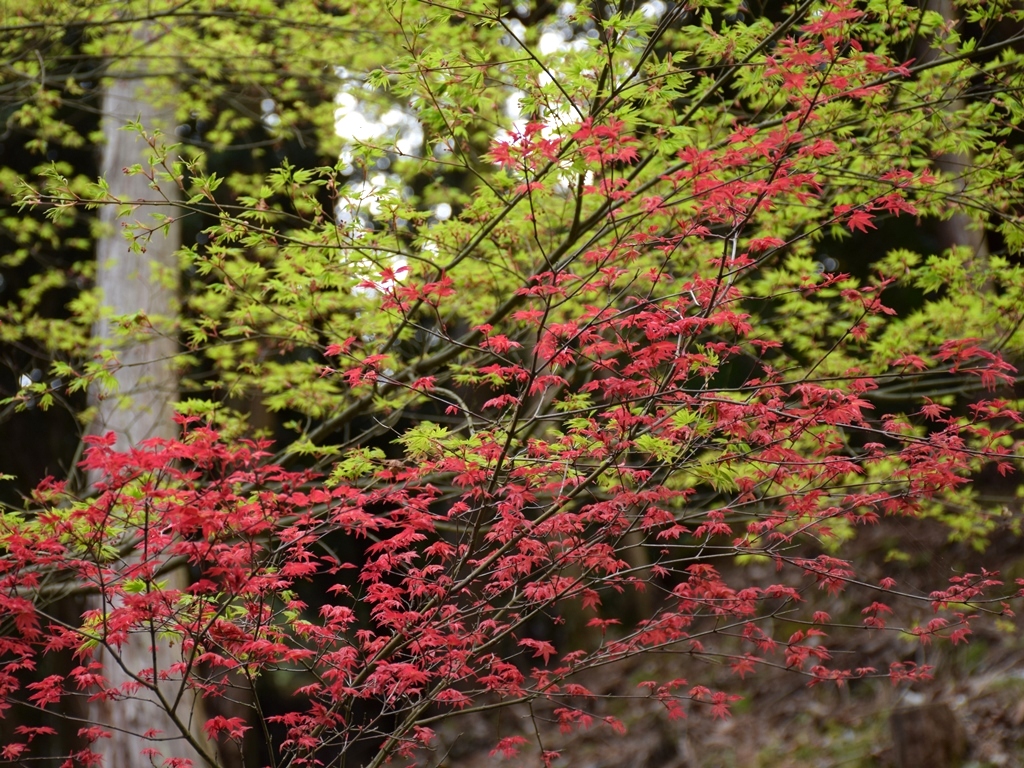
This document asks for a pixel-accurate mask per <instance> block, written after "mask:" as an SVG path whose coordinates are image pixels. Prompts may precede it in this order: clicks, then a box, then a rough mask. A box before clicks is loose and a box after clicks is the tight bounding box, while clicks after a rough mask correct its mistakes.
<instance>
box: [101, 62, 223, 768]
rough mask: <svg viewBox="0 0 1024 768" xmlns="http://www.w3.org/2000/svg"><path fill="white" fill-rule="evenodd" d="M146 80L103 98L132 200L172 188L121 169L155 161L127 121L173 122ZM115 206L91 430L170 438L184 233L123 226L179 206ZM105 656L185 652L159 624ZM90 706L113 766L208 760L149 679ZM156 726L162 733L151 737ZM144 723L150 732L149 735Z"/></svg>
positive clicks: (179, 585) (123, 443) (149, 664)
mask: <svg viewBox="0 0 1024 768" xmlns="http://www.w3.org/2000/svg"><path fill="white" fill-rule="evenodd" d="M147 87H148V88H154V87H155V85H154V83H153V82H152V81H147V80H134V81H132V80H123V79H118V80H114V81H113V82H112V83H111V84H110V85H109V87H108V88H107V90H106V93H105V95H104V101H103V112H104V118H103V133H104V138H105V139H106V145H105V147H104V150H103V153H104V154H103V161H102V168H101V175H102V177H103V178H105V179H107V180H109V183H110V193H111V194H112V195H114V196H116V197H117V198H119V199H120V200H122V201H125V202H128V203H134V202H135V201H143V200H145V201H150V202H151V203H152V202H153V201H160V200H162V199H163V198H164V197H165V196H166V197H168V198H171V199H173V198H172V197H171V196H172V195H173V194H174V190H173V189H171V188H169V187H168V186H167V185H162V186H161V188H160V190H157V189H156V188H154V187H153V185H152V182H151V181H150V180H149V179H148V178H146V177H145V175H138V174H136V175H129V174H127V173H125V172H124V171H123V170H122V169H127V168H128V167H130V166H132V165H135V164H141V165H142V168H143V169H144V170H145V171H148V170H149V169H150V166H149V159H148V155H149V154H150V152H149V151H148V150H149V149H150V148H149V147H148V146H147V144H146V142H145V141H144V140H143V138H142V137H140V136H139V135H138V134H136V133H134V132H131V131H125V130H121V128H122V127H123V126H124V125H125V124H126V123H127V122H128V121H134V120H141V123H142V125H143V126H145V128H146V130H147V131H148V132H152V131H153V130H154V129H155V128H164V129H166V128H167V127H169V126H170V125H172V123H171V119H172V118H173V113H171V112H170V111H169V110H167V109H161V108H160V107H159V106H158V105H156V104H154V103H152V99H151V98H147V94H146V91H145V90H144V89H145V88H147ZM165 87H166V86H165ZM160 97H161V100H162V101H164V102H165V103H166V102H167V101H168V99H167V94H166V90H164V91H162V92H160ZM118 207H119V206H116V205H107V206H104V207H103V208H102V210H101V213H100V220H101V222H102V224H103V228H104V231H103V232H102V236H101V237H100V239H99V241H98V243H97V278H96V281H97V286H98V288H99V289H100V292H101V302H102V309H101V317H100V319H99V321H98V322H97V323H96V325H95V327H94V329H93V332H94V335H95V337H96V338H97V339H101V340H102V341H103V344H104V347H105V350H107V351H109V352H110V353H111V354H112V355H113V358H112V359H111V361H110V363H109V367H110V369H111V371H112V373H113V376H114V379H115V380H116V382H117V387H116V389H114V388H109V389H106V388H101V387H95V388H94V389H93V390H92V392H91V397H92V400H93V403H94V404H95V406H96V408H97V413H96V422H95V430H96V431H97V432H100V433H105V432H107V431H113V432H115V433H116V434H117V440H118V447H119V448H121V449H125V448H128V447H129V446H136V445H138V444H139V443H140V442H141V441H143V440H146V439H148V438H155V437H159V438H172V437H175V436H176V434H177V425H176V424H175V423H174V421H173V419H172V415H173V404H174V402H175V400H176V399H177V392H178V381H177V374H176V371H175V366H174V356H175V354H176V353H177V351H178V344H177V340H176V335H175V330H174V326H175V323H174V317H175V314H176V312H177V292H178V289H177V286H178V265H177V261H176V257H175V252H176V251H177V249H178V248H179V247H180V244H181V234H180V227H179V226H178V225H177V224H176V223H173V224H171V226H170V228H169V229H168V231H167V233H166V234H165V233H164V232H163V231H162V230H161V229H159V228H157V229H156V230H155V231H154V232H152V234H151V236H149V237H145V236H144V237H142V238H141V239H139V240H137V241H136V243H137V244H138V245H141V246H142V249H143V250H142V251H141V252H136V250H137V249H133V248H132V243H131V242H130V241H129V240H127V239H126V238H125V236H124V224H135V223H136V222H138V223H141V224H143V226H145V227H147V228H148V227H157V226H158V220H155V219H154V218H153V216H154V214H158V215H160V214H162V215H164V216H175V215H176V214H177V211H176V210H175V209H174V208H173V207H172V206H170V205H166V204H164V205H160V204H145V205H139V206H138V207H136V208H134V209H133V211H132V212H131V213H130V214H129V215H128V216H127V217H126V218H123V219H122V218H120V217H119V215H118V214H119V211H118ZM136 313H144V317H143V315H141V314H140V315H139V318H140V322H139V323H138V330H137V331H136V330H133V331H131V332H130V333H128V334H126V333H125V332H124V329H123V326H121V324H120V323H119V322H118V318H119V317H121V316H125V315H129V316H130V315H135V314H136ZM90 480H91V481H94V480H95V478H91V479H90ZM167 579H168V581H169V582H170V583H169V584H168V587H169V588H170V589H183V588H185V587H186V586H187V585H188V574H187V571H185V570H184V569H179V570H177V571H175V572H174V573H172V574H169V575H168V577H167ZM102 661H103V674H104V676H105V677H106V679H107V681H108V682H109V684H110V685H111V687H113V686H117V685H120V684H122V683H125V682H128V681H129V680H130V679H131V677H130V675H132V674H135V675H137V674H138V673H139V672H140V671H142V670H148V669H152V668H153V667H154V663H155V666H156V669H155V670H154V679H156V675H158V674H159V672H160V670H166V669H168V668H169V667H170V666H171V665H172V664H173V663H175V662H177V661H181V653H180V648H179V647H178V646H172V645H171V644H169V643H168V642H167V641H165V640H162V639H161V640H157V639H156V636H155V633H150V632H141V633H139V634H137V635H135V636H133V637H132V638H131V640H130V641H129V642H127V643H126V644H125V645H124V646H122V648H121V649H120V652H119V653H117V654H116V655H115V654H114V653H113V652H111V651H110V650H109V649H105V650H104V651H103V652H102ZM147 676H148V673H147ZM179 684H180V683H178V682H175V681H173V680H172V681H170V682H168V683H167V684H166V686H163V685H162V686H161V692H162V693H164V695H165V698H166V699H167V700H168V701H171V702H173V701H174V700H175V698H176V696H177V689H178V685H179ZM199 704H200V701H199V700H198V699H197V698H195V697H193V696H188V695H186V696H183V697H182V698H181V703H180V704H179V706H178V708H177V709H176V710H175V713H174V714H175V716H176V717H177V719H178V721H179V723H180V724H181V725H184V726H185V727H186V729H190V730H191V733H192V734H193V735H195V736H196V739H197V743H199V744H201V745H202V746H203V750H204V751H206V752H207V753H208V755H212V754H213V752H211V751H210V750H209V749H208V745H207V744H206V743H205V742H204V741H203V739H202V736H201V734H202V730H201V729H202V725H203V723H204V718H203V717H202V715H201V714H200V711H199ZM90 706H92V707H95V710H94V711H92V712H90V719H93V720H95V721H97V722H99V723H102V724H103V725H104V726H106V728H107V730H109V731H110V732H111V733H112V737H111V738H110V739H101V740H100V741H99V742H97V743H96V744H95V745H94V746H93V749H94V750H95V751H97V752H100V753H101V754H102V755H103V758H104V762H103V765H105V766H107V768H134V767H135V766H140V767H142V768H148V767H149V766H151V765H153V764H154V762H155V764H156V765H160V764H161V763H162V762H163V758H170V757H177V758H188V759H191V760H192V761H193V763H194V765H196V766H202V765H206V764H209V763H210V762H211V760H210V759H209V757H208V756H207V757H204V756H202V755H201V754H200V753H199V751H198V750H196V749H195V748H194V747H193V746H192V745H190V744H189V742H188V740H187V739H186V738H185V734H184V733H183V732H182V728H181V726H180V725H178V724H176V723H175V722H174V719H173V718H172V717H171V716H170V715H169V714H168V712H166V711H165V709H164V707H163V706H162V705H161V704H160V702H159V701H158V700H157V697H156V696H155V695H154V694H152V693H146V692H145V690H144V689H143V690H141V691H140V692H139V693H138V694H136V697H133V698H131V699H123V700H117V701H108V702H96V703H94V704H92V705H90ZM154 730H157V731H160V732H161V733H160V734H158V735H156V736H155V737H153V735H152V732H153V731H154ZM147 731H148V732H150V737H149V738H146V737H145V736H144V735H143V734H145V733H146V732H147ZM146 749H157V750H159V752H160V753H161V755H162V758H155V759H151V758H150V757H148V756H146V755H145V754H144V750H146Z"/></svg>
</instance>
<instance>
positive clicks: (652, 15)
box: [640, 0, 668, 19]
mask: <svg viewBox="0 0 1024 768" xmlns="http://www.w3.org/2000/svg"><path fill="white" fill-rule="evenodd" d="M666 10H668V6H666V5H665V4H664V3H663V2H661V0H650V2H647V3H644V4H643V5H641V6H640V13H642V14H643V15H644V16H646V17H647V18H648V19H660V18H661V17H662V16H663V15H664V14H665V11H666Z"/></svg>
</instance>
